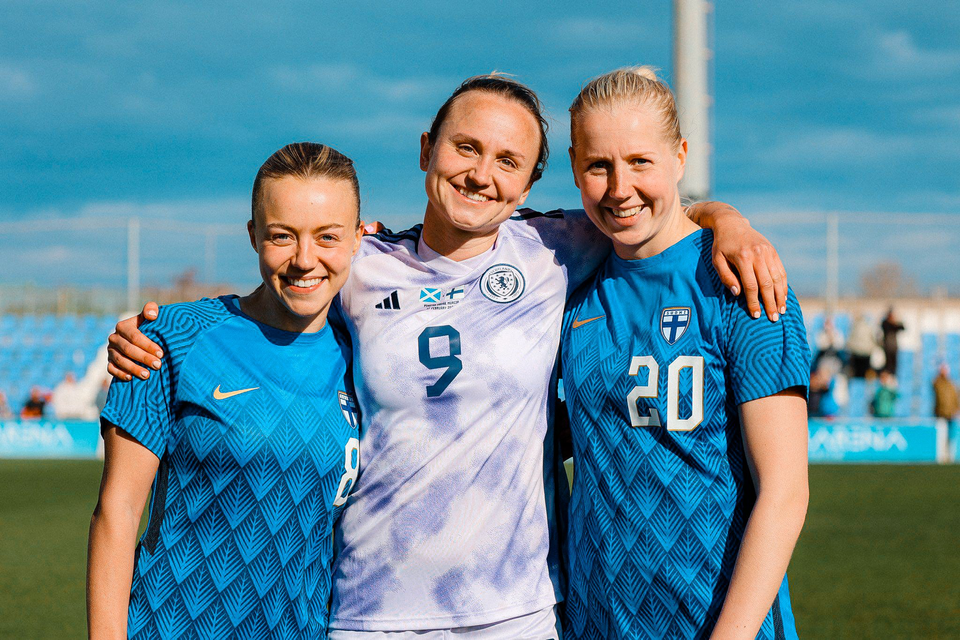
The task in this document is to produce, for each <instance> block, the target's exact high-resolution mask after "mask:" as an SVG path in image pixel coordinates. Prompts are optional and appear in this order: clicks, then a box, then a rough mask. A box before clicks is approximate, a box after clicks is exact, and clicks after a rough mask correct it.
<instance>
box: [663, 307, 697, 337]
mask: <svg viewBox="0 0 960 640" xmlns="http://www.w3.org/2000/svg"><path fill="white" fill-rule="evenodd" d="M688 326H690V307H667V308H665V309H664V310H663V311H662V312H661V313H660V335H662V336H663V339H664V340H666V341H667V344H674V343H675V342H676V341H677V340H679V339H680V336H682V335H683V334H684V332H685V331H686V330H687V327H688Z"/></svg>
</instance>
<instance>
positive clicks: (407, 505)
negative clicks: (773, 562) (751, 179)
mask: <svg viewBox="0 0 960 640" xmlns="http://www.w3.org/2000/svg"><path fill="white" fill-rule="evenodd" d="M546 158H547V142H546V123H545V121H544V119H543V116H542V114H541V107H540V103H539V100H538V99H537V97H536V95H535V94H534V93H533V92H532V91H531V90H530V89H528V88H527V87H525V86H523V85H522V84H520V83H518V82H515V81H513V80H510V79H508V78H504V77H502V76H480V77H476V78H471V79H469V80H467V81H465V82H464V83H463V84H462V85H461V87H460V88H458V89H457V91H456V92H454V94H453V95H452V96H451V97H450V98H449V99H448V100H447V102H446V103H445V104H444V105H443V107H441V109H440V111H439V112H438V114H437V116H436V118H435V119H434V122H433V125H432V127H431V130H430V131H429V132H425V133H424V134H423V135H422V137H421V156H420V163H421V168H422V169H423V170H424V171H425V173H426V183H425V186H426V192H427V200H428V203H427V207H426V211H425V214H424V222H423V224H422V225H417V226H416V227H414V228H412V229H410V230H408V231H406V232H404V233H401V234H378V235H375V236H368V237H367V238H365V239H364V241H363V242H362V243H361V244H362V246H361V249H360V252H359V254H358V256H357V258H356V259H355V261H354V264H353V267H352V271H351V277H350V280H349V281H348V283H347V285H346V286H345V288H344V290H343V292H342V296H341V300H342V307H343V315H344V319H345V323H346V325H347V327H348V328H349V330H350V333H351V334H352V336H353V338H354V343H355V344H354V355H355V360H354V376H355V383H356V386H357V396H358V400H359V402H360V407H361V413H362V416H363V433H362V438H361V447H362V451H363V459H362V462H361V473H360V478H359V479H358V481H357V485H356V488H355V490H354V493H353V495H352V497H351V499H350V501H349V502H348V504H347V509H346V510H345V512H344V515H343V517H342V518H341V523H340V528H339V531H338V535H337V550H338V558H337V566H336V570H335V578H334V581H335V584H334V594H333V600H332V608H331V617H330V627H331V637H332V638H375V637H384V638H388V637H389V638H399V637H406V636H407V635H410V637H436V638H443V637H445V635H444V634H445V633H448V632H450V631H451V630H457V632H458V633H468V634H473V635H476V636H477V637H487V638H541V639H542V638H548V637H556V632H555V615H554V604H555V603H556V602H557V600H558V595H559V587H558V584H557V565H558V563H557V560H556V556H555V552H554V549H555V545H552V544H551V540H550V538H551V531H552V529H553V528H552V526H551V525H550V521H551V519H552V516H553V498H552V493H553V487H554V484H553V477H552V473H551V471H552V468H553V465H552V460H551V458H552V454H551V452H550V451H547V455H545V451H544V450H545V448H547V449H549V448H550V447H552V434H551V433H550V424H551V422H552V415H551V412H552V406H553V404H552V397H553V389H554V387H555V385H554V382H555V374H554V369H555V362H556V352H557V347H558V343H559V334H560V322H561V317H562V311H563V304H564V301H565V298H566V296H567V294H568V293H569V292H570V291H571V290H572V289H573V288H574V287H575V286H576V285H577V284H579V282H581V281H582V280H583V279H584V278H585V277H586V276H587V274H588V273H589V272H590V271H592V270H593V269H594V268H595V267H596V266H597V264H599V261H600V260H601V259H602V257H603V256H604V255H605V254H606V253H607V252H608V251H609V243H608V242H606V241H605V240H604V239H603V238H602V236H601V235H600V234H599V233H598V232H596V230H595V229H594V228H593V226H592V225H591V224H590V222H589V220H588V219H587V218H586V216H585V215H584V214H583V212H581V211H573V212H564V211H559V210H558V211H554V212H550V213H547V214H539V213H536V212H531V211H521V212H519V213H517V211H516V208H517V207H518V206H520V205H521V204H522V203H523V202H524V200H525V199H526V197H527V195H528V194H529V191H530V188H531V187H532V185H533V182H535V181H536V179H537V178H539V176H540V173H541V172H542V170H543V168H544V166H545V164H546ZM727 211H729V214H728V213H727ZM699 213H700V214H701V216H700V222H701V224H707V225H708V226H710V222H711V220H710V219H708V220H704V219H703V218H704V217H707V218H710V217H711V216H710V215H707V216H705V215H703V214H711V215H712V217H713V218H719V217H720V216H721V215H722V216H725V217H727V220H725V221H723V222H721V223H720V224H721V225H723V226H722V227H721V230H720V231H719V232H718V245H720V246H723V247H724V251H723V253H724V254H725V255H727V256H729V257H730V258H731V259H734V260H737V261H741V258H742V257H746V258H747V261H746V262H738V265H737V267H738V270H739V271H740V272H741V273H742V274H743V284H744V289H745V290H747V291H748V292H749V291H753V292H754V300H753V302H752V304H753V308H754V309H755V312H756V315H757V317H759V315H760V307H759V304H758V303H757V301H756V289H757V286H758V285H757V283H758V282H759V283H760V284H761V288H762V289H763V290H764V301H765V304H766V305H767V307H768V315H773V314H775V313H777V311H778V310H780V309H781V308H782V305H783V300H784V291H785V281H786V280H785V275H784V274H783V270H782V266H781V265H780V262H779V259H778V258H777V257H776V254H775V252H774V251H773V250H772V248H771V247H769V244H768V243H766V241H765V240H764V239H763V238H762V237H761V236H759V235H758V234H754V232H752V231H751V230H750V229H749V225H748V224H747V223H746V222H745V221H743V220H742V218H740V216H739V215H738V214H736V212H735V211H732V210H729V208H727V207H725V206H724V205H714V206H712V207H711V206H710V205H706V206H701V207H700V212H699ZM508 220H509V221H508ZM572 239H576V242H572V241H571V240H572ZM724 243H726V244H724ZM751 258H754V259H753V260H751ZM724 268H725V269H726V273H727V274H729V276H730V277H731V278H733V275H732V272H730V268H729V267H728V266H726V263H725V262H724ZM727 282H728V283H729V284H730V285H731V286H733V283H734V282H736V279H735V278H733V279H732V280H727ZM151 310H152V307H149V305H148V308H147V309H146V310H145V312H146V311H151ZM142 319H143V318H142V317H141V321H142ZM137 324H138V320H137V319H129V320H126V321H123V322H121V323H120V324H119V325H118V332H117V334H114V336H112V337H111V345H112V349H111V365H110V367H111V373H114V374H116V375H119V376H121V377H123V376H126V377H128V376H129V375H130V374H134V375H138V376H141V377H142V376H143V375H149V372H148V371H147V370H146V369H142V368H140V367H139V366H137V365H136V364H135V362H133V361H137V362H144V363H148V364H150V365H151V366H153V367H154V368H157V367H159V358H160V357H162V354H161V353H160V352H159V351H158V350H157V348H156V347H155V346H154V345H152V344H151V343H149V342H148V341H145V339H144V338H143V337H142V335H140V334H139V332H138V331H137V329H136V327H137Z"/></svg>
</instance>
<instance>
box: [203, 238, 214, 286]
mask: <svg viewBox="0 0 960 640" xmlns="http://www.w3.org/2000/svg"><path fill="white" fill-rule="evenodd" d="M204 258H205V260H204V268H203V270H204V274H203V279H204V281H206V283H207V284H213V281H214V278H216V273H215V272H216V270H217V230H216V228H215V227H213V226H207V232H206V234H205V242H204Z"/></svg>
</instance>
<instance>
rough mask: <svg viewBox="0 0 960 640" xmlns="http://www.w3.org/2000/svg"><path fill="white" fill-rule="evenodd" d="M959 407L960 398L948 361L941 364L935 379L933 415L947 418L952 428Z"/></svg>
mask: <svg viewBox="0 0 960 640" xmlns="http://www.w3.org/2000/svg"><path fill="white" fill-rule="evenodd" d="M958 409H960V399H958V397H957V388H956V387H955V386H954V384H953V381H952V380H951V379H950V367H948V366H947V365H946V363H944V364H941V365H940V370H939V371H938V372H937V377H936V378H934V379H933V415H934V416H936V417H937V418H942V419H943V420H946V421H947V422H948V423H949V424H950V427H951V429H952V428H953V419H954V417H955V416H956V415H957V410H958Z"/></svg>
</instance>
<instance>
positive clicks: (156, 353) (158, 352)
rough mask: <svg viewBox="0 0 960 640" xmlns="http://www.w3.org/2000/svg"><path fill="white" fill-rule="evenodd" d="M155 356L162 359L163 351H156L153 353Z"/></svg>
mask: <svg viewBox="0 0 960 640" xmlns="http://www.w3.org/2000/svg"><path fill="white" fill-rule="evenodd" d="M153 355H155V356H157V357H158V358H162V357H163V351H160V350H159V349H157V350H156V351H154V352H153Z"/></svg>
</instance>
